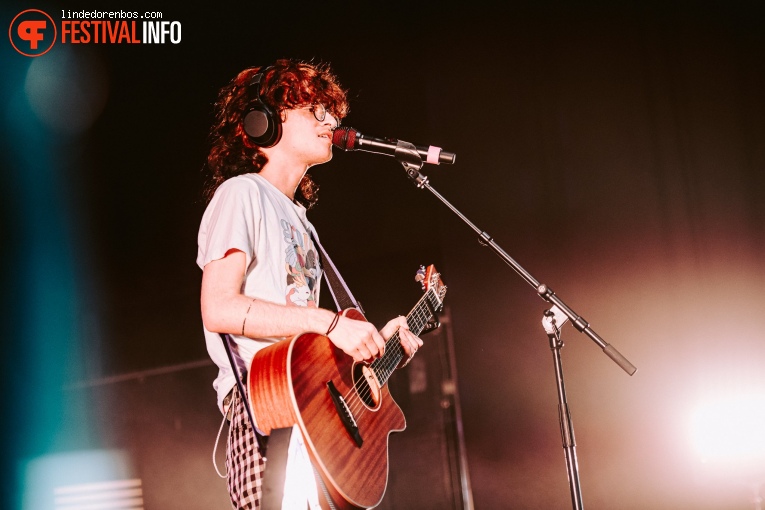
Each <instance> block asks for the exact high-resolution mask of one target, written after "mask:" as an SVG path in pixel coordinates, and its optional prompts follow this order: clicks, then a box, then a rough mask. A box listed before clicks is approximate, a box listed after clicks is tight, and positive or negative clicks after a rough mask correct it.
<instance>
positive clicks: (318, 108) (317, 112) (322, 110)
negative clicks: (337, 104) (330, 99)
mask: <svg viewBox="0 0 765 510" xmlns="http://www.w3.org/2000/svg"><path fill="white" fill-rule="evenodd" d="M304 108H308V109H309V110H310V111H311V112H313V116H314V118H315V119H316V120H318V121H319V122H324V119H326V118H327V108H326V107H325V106H324V105H323V104H321V103H314V104H312V105H310V106H305V107H304ZM330 115H332V114H331V113H330ZM335 120H336V121H337V125H338V126H339V125H340V119H338V118H337V117H335Z"/></svg>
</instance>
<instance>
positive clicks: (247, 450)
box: [226, 387, 266, 510]
mask: <svg viewBox="0 0 765 510" xmlns="http://www.w3.org/2000/svg"><path fill="white" fill-rule="evenodd" d="M245 405H246V404H245V401H244V399H242V398H240V397H239V389H238V388H236V387H234V395H233V399H232V406H233V409H234V412H233V415H232V416H231V425H230V427H231V430H230V431H229V435H228V448H227V450H226V466H227V467H228V492H229V494H230V496H231V502H232V503H233V505H234V508H235V509H236V510H251V509H257V508H260V498H261V486H262V485H263V471H264V470H265V469H266V461H265V459H264V458H263V456H262V455H261V454H260V450H259V449H258V441H257V439H256V438H255V432H254V431H253V429H252V425H251V424H250V418H249V416H248V415H247V409H245V407H244V406H245Z"/></svg>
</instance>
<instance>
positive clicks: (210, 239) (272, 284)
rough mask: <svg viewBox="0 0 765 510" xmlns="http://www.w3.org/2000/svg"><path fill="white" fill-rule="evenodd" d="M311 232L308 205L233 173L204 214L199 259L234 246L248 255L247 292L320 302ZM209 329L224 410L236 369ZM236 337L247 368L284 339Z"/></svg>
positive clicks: (238, 356)
mask: <svg viewBox="0 0 765 510" xmlns="http://www.w3.org/2000/svg"><path fill="white" fill-rule="evenodd" d="M309 229H310V230H309ZM310 231H313V225H311V224H310V223H309V222H308V220H307V219H306V210H305V207H303V206H302V205H300V204H296V203H295V202H293V201H292V200H290V199H289V198H288V197H287V196H286V195H284V193H282V192H281V191H279V190H278V189H277V188H276V187H275V186H274V185H273V184H271V183H270V182H268V181H267V180H266V179H265V178H263V177H261V176H260V175H258V174H254V173H253V174H245V175H240V176H237V177H232V178H230V179H228V180H227V181H225V182H224V183H223V184H221V185H220V186H219V187H218V189H217V190H216V191H215V195H214V196H213V198H212V200H211V201H210V204H209V205H208V206H207V209H206V210H205V213H204V215H203V216H202V223H201V225H200V227H199V236H198V251H197V264H198V265H199V267H200V268H203V269H204V267H205V265H207V264H208V263H209V262H211V261H213V260H218V259H222V258H223V257H224V256H225V254H226V252H228V251H229V250H231V249H237V250H240V251H242V252H244V254H245V256H246V260H247V262H246V266H245V267H246V271H245V276H244V281H243V282H242V292H243V293H244V295H246V296H248V297H251V298H257V299H261V300H263V301H270V302H272V303H278V304H282V305H284V304H286V305H290V306H313V307H315V306H318V303H319V287H320V285H319V283H320V279H321V270H320V268H319V263H318V253H317V251H316V248H315V247H314V244H313V241H312V240H311V235H310ZM314 235H316V233H315V231H314ZM243 312H244V310H243ZM242 318H244V316H242ZM249 320H253V318H252V317H250V319H249ZM204 333H205V340H206V342H207V352H208V353H209V354H210V357H211V358H212V360H213V361H214V362H215V364H217V365H218V368H219V371H218V377H217V378H216V379H215V381H214V382H213V388H215V391H216V392H217V393H218V407H219V408H221V409H222V402H223V398H224V397H225V396H226V394H228V392H229V391H230V390H231V388H232V387H233V386H234V385H235V384H236V379H235V374H234V372H233V371H232V370H231V365H230V364H229V361H228V357H227V355H226V349H225V347H224V346H223V341H222V339H221V337H220V335H219V334H218V333H212V332H210V331H208V330H207V329H206V328H205V330H204ZM231 338H232V339H233V340H234V341H235V343H236V349H235V350H234V351H235V352H234V358H235V361H236V363H237V364H238V365H239V366H240V367H242V368H244V369H245V370H247V369H249V367H250V364H251V363H252V358H253V356H254V355H255V353H256V352H257V351H258V350H260V349H262V348H264V347H266V346H268V345H270V344H272V343H274V342H277V341H279V340H282V339H281V338H260V339H257V340H253V339H250V338H247V337H244V336H240V335H231Z"/></svg>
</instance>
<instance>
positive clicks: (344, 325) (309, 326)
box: [201, 249, 385, 361]
mask: <svg viewBox="0 0 765 510" xmlns="http://www.w3.org/2000/svg"><path fill="white" fill-rule="evenodd" d="M245 264H246V257H245V254H244V253H243V252H242V251H240V250H236V249H232V250H229V251H228V252H226V255H225V256H224V257H223V258H221V259H218V260H213V261H211V262H209V263H208V264H207V265H205V267H204V270H203V273H202V293H201V306H202V321H203V322H204V325H205V328H207V330H208V331H214V332H216V333H228V334H234V335H242V334H243V335H244V336H247V337H249V338H266V337H291V336H293V335H296V334H299V333H305V332H316V333H323V332H326V331H327V329H328V328H329V326H330V324H332V322H333V320H334V318H335V314H334V313H333V312H331V311H329V310H325V309H322V308H309V307H302V306H287V305H281V304H277V303H271V302H268V301H263V300H260V299H253V298H251V297H248V296H245V295H244V294H243V293H242V291H241V289H242V282H243V281H244V274H245ZM329 338H330V340H331V341H332V342H333V343H334V344H335V345H336V346H337V347H338V348H339V349H341V350H342V351H343V352H345V353H346V354H348V355H349V356H352V357H353V358H354V359H355V360H356V361H362V360H365V359H371V358H373V357H374V356H376V355H377V354H378V353H379V352H381V350H382V348H383V346H384V345H385V341H384V340H383V338H382V336H381V335H380V333H379V332H378V331H377V329H376V328H375V327H374V325H372V324H370V323H368V322H364V321H357V320H352V319H347V318H345V317H340V318H339V320H338V321H337V325H336V326H335V328H334V329H333V330H332V332H331V334H330V335H329Z"/></svg>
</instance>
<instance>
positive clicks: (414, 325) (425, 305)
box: [369, 287, 441, 386]
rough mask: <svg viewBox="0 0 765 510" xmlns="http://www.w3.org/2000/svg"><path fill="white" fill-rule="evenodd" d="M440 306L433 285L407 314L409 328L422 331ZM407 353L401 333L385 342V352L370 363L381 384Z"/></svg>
mask: <svg viewBox="0 0 765 510" xmlns="http://www.w3.org/2000/svg"><path fill="white" fill-rule="evenodd" d="M440 307H441V301H440V300H439V299H438V296H437V295H436V292H435V289H434V288H433V287H431V288H430V289H428V291H427V292H425V294H423V296H422V297H421V298H420V300H419V301H418V302H417V304H416V305H414V308H412V310H411V311H410V312H409V314H408V315H407V316H406V323H407V324H408V325H409V330H410V331H411V332H412V333H414V334H415V335H419V334H420V333H422V331H423V330H424V329H425V327H426V326H427V325H428V323H429V322H430V320H431V319H432V318H433V310H435V311H438V310H439V309H440ZM405 355H406V353H405V352H404V348H403V347H401V340H400V338H399V334H398V332H396V333H395V334H394V335H393V336H391V337H390V338H389V339H388V341H387V342H385V354H384V355H383V356H382V357H381V358H379V359H376V360H375V361H373V362H372V363H371V364H370V365H369V366H370V368H371V369H372V370H373V371H374V373H375V375H376V376H377V380H378V381H379V382H380V385H381V386H383V385H385V383H386V382H388V379H389V378H390V376H391V374H393V371H394V370H396V367H397V366H398V364H399V363H401V360H402V359H404V356H405Z"/></svg>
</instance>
